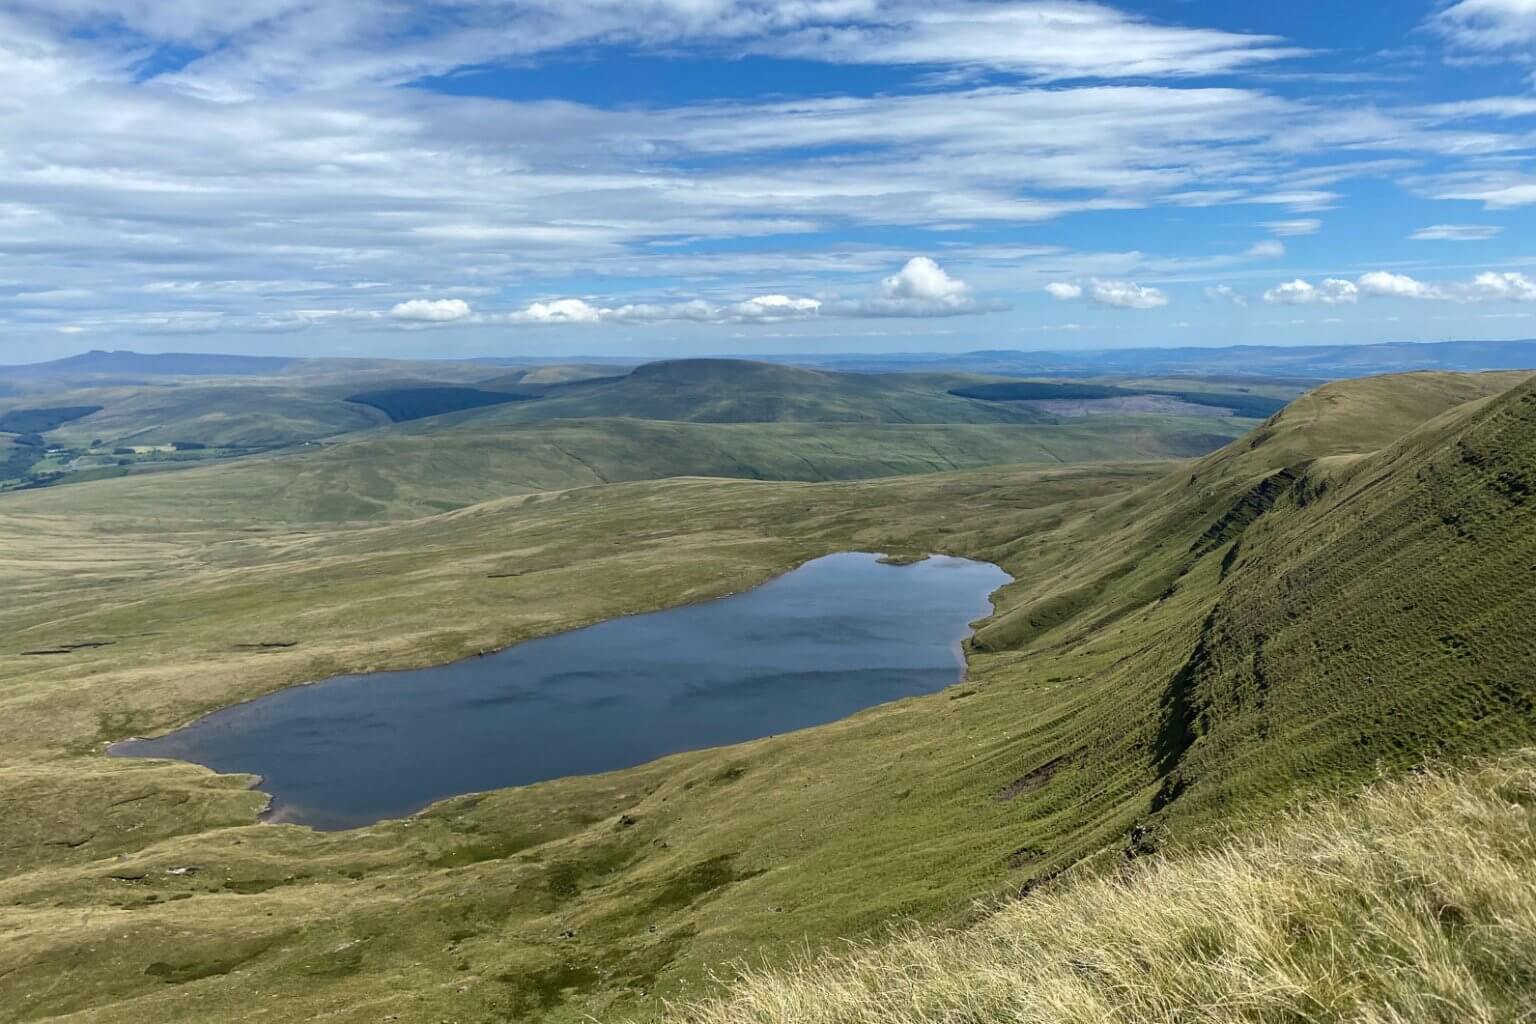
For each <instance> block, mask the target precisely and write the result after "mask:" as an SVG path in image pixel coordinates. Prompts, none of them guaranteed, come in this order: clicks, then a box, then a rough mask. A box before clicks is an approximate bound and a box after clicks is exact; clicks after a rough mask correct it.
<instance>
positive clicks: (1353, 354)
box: [784, 340, 1536, 380]
mask: <svg viewBox="0 0 1536 1024" xmlns="http://www.w3.org/2000/svg"><path fill="white" fill-rule="evenodd" d="M784 361H787V362H795V363H807V364H811V365H817V366H824V367H826V368H828V369H838V370H862V371H879V372H893V371H899V370H945V371H949V372H965V373H990V374H999V375H1003V376H1046V375H1063V376H1090V375H1094V374H1133V375H1169V374H1175V375H1177V374H1200V375H1211V374H1216V375H1220V374H1233V375H1240V376H1265V377H1274V376H1289V377H1301V378H1310V379H1314V380H1332V379H1338V378H1342V377H1360V376H1365V375H1369V374H1378V373H1406V372H1409V371H1413V370H1458V371H1478V370H1524V369H1529V368H1533V367H1536V340H1531V341H1441V342H1388V343H1385V344H1379V345H1301V346H1279V345H1234V346H1230V347H1227V348H1195V347H1188V348H1131V349H1099V350H1095V351H1083V352H1017V351H1011V350H1006V349H1001V350H994V351H980V352H966V353H960V354H949V353H926V354H900V355H889V356H886V355H875V356H865V355H830V356H804V357H799V356H796V357H785V358H784Z"/></svg>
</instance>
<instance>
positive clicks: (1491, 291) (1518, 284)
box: [1465, 272, 1536, 302]
mask: <svg viewBox="0 0 1536 1024" xmlns="http://www.w3.org/2000/svg"><path fill="white" fill-rule="evenodd" d="M1465 292H1466V295H1467V296H1468V297H1469V298H1471V299H1472V301H1474V302H1536V280H1532V279H1531V278H1529V277H1527V276H1526V275H1524V274H1517V273H1503V274H1500V273H1494V272H1489V273H1485V274H1478V275H1477V277H1475V278H1473V279H1472V282H1471V283H1470V284H1468V285H1466V286H1465Z"/></svg>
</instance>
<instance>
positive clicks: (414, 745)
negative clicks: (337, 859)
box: [112, 554, 1008, 829]
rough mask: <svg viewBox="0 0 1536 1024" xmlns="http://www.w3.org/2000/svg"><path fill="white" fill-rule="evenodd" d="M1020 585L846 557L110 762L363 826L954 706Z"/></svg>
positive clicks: (179, 735) (171, 739)
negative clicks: (153, 767)
mask: <svg viewBox="0 0 1536 1024" xmlns="http://www.w3.org/2000/svg"><path fill="white" fill-rule="evenodd" d="M1007 581H1008V577H1007V575H1006V574H1004V573H1003V571H1002V570H1001V569H998V568H997V567H996V566H993V565H988V564H985V563H981V562H971V561H966V560H964V559H959V558H943V557H935V558H930V559H928V560H927V561H924V562H919V563H917V564H915V565H907V566H895V565H887V564H882V563H881V562H880V561H879V558H878V556H876V555H869V554H840V555H831V556H828V557H826V558H820V559H817V560H816V561H814V562H809V563H807V564H805V565H803V566H801V567H800V568H799V569H796V570H794V571H793V572H790V573H788V574H786V575H784V576H781V577H779V578H778V579H775V580H772V581H770V582H768V583H765V584H763V585H762V586H761V587H758V588H756V589H755V590H751V591H748V592H746V593H744V594H737V595H735V596H732V597H727V598H722V599H720V600H718V601H711V602H708V603H706V604H696V605H689V606H686V607H682V608H673V609H670V610H668V611H661V612H653V613H651V614H648V615H635V616H630V617H627V618H622V619H613V620H611V621H608V622H602V623H599V624H598V625H595V626H590V627H588V628H586V629H579V630H575V631H573V632H570V633H562V634H560V635H557V636H551V637H544V638H542V639H538V640H530V641H528V642H527V643H522V644H518V645H517V646H516V647H510V648H508V649H506V650H504V651H501V652H499V653H496V654H492V655H488V656H485V657H480V658H470V659H468V660H465V661H460V662H455V663H453V664H451V665H441V666H437V667H435V668H427V669H418V670H413V671H409V672H379V673H372V674H369V675H360V676H340V677H338V678H335V679H330V680H327V681H325V682H323V683H319V684H316V685H313V686H299V687H293V688H291V689H287V690H283V691H281V692H279V693H274V694H272V695H270V696H267V697H263V698H261V699H260V700H256V701H252V702H251V703H248V704H241V705H239V706H236V707H231V708H226V709H224V710H222V711H217V712H215V713H213V714H211V715H208V716H207V717H206V718H203V719H201V720H199V721H197V722H195V723H193V724H192V725H190V726H188V727H187V728H185V729H182V730H180V731H179V732H175V733H172V734H170V735H168V736H164V737H161V738H159V739H154V740H131V741H128V742H125V743H119V744H116V745H115V746H114V747H113V748H112V753H114V754H118V755H122V756H129V757H170V758H178V759H180V760H184V761H195V762H197V763H199V764H203V765H207V766H208V767H210V768H213V769H215V770H217V771H221V772H249V773H252V774H256V775H260V776H262V779H263V781H262V785H261V788H262V790H263V791H265V792H268V793H270V794H272V797H273V814H274V817H275V818H277V819H279V820H283V821H294V822H300V823H303V824H308V825H313V826H314V827H316V828H322V829H337V828H352V827H355V826H359V825H367V824H371V823H372V822H375V821H378V820H380V819H382V818H392V817H400V816H403V815H406V814H410V813H412V812H414V811H417V810H420V809H421V808H422V807H425V806H426V805H427V804H429V803H431V802H433V801H435V800H441V799H443V798H445V797H449V796H454V795H457V794H460V793H471V792H478V791H480V790H486V789H496V788H499V787H503V786H517V785H524V784H527V783H530V782H538V781H541V780H544V779H553V778H559V777H560V776H563V775H584V774H589V773H592V772H603V771H611V770H614V769H618V768H627V767H630V766H632V765H636V764H641V763H644V762H646V761H650V760H653V759H655V758H657V757H660V756H662V755H664V754H670V753H676V752H677V751H682V750H694V749H698V748H701V747H712V746H719V745H721V744H727V743H738V742H741V741H743V740H749V739H755V738H757V737H760V736H768V735H772V734H775V733H781V732H787V731H789V730H792V729H801V728H804V727H806V726H810V725H819V724H821V723H823V722H830V721H834V720H836V719H839V718H843V717H845V716H847V715H850V714H852V713H853V712H855V711H858V710H861V709H863V708H866V707H870V706H872V705H875V704H880V703H883V702H885V701H890V700H895V699H898V698H901V697H909V696H914V695H917V694H923V693H931V692H933V691H935V690H938V689H942V688H943V687H945V686H948V685H949V684H951V683H953V682H956V681H957V680H958V679H959V678H960V677H961V675H962V674H963V672H964V664H963V662H962V660H961V658H960V653H959V641H960V640H961V639H962V638H963V637H964V636H965V634H966V631H967V629H968V625H969V623H970V622H971V621H972V620H974V619H977V618H980V617H981V616H983V615H985V614H987V612H988V611H989V610H990V606H989V604H988V601H987V595H988V594H990V593H991V592H992V591H993V590H995V589H997V588H998V587H1000V586H1002V585H1003V584H1004V583H1006V582H1007Z"/></svg>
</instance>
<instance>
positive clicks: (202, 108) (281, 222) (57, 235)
mask: <svg viewBox="0 0 1536 1024" xmlns="http://www.w3.org/2000/svg"><path fill="white" fill-rule="evenodd" d="M1533 229H1536V0H1441V2H1413V0H1394V2H1392V3H1387V4H1375V5H1370V4H1364V5H1353V6H1350V7H1347V8H1346V7H1342V6H1341V5H1339V4H1337V3H1334V2H1326V3H1325V2H1323V0H1292V2H1288V3H1284V4H1233V3H1230V2H1217V0H1142V2H1135V3H1129V2H1128V3H1120V4H1104V3H1094V2H1087V0H929V2H915V0H784V2H767V0H757V2H753V0H437V2H430V3H428V2H417V3H411V2H403V0H350V2H341V0H331V2H326V3H319V2H315V0H246V2H245V3H242V4H240V5H233V4H228V3H225V2H222V0H175V2H167V0H10V2H9V3H7V4H6V5H5V6H4V8H3V9H0V362H20V361H29V360H33V359H46V358H52V357H55V356H58V355H62V354H67V353H70V352H74V351H79V350H81V349H84V348H112V347H125V348H137V349H140V350H145V351H168V350H192V349H196V350H204V351H226V352H251V353H267V352H281V353H293V354H314V355H397V356H442V357H448V356H458V355H489V354H496V355H517V354H525V353H526V354H538V355H559V354H576V353H593V354H626V353H631V354H635V355H657V354H680V353H742V354H751V353H767V352H810V351H878V350H925V351H943V350H967V349H977V348H1025V349H1039V348H1101V347H1120V346H1145V345H1188V344H1199V345H1225V344H1235V343H1244V344H1253V343H1264V344H1304V343H1317V342H1353V341H1361V342H1369V341H1384V340H1440V339H1447V338H1480V339H1489V338H1518V337H1532V336H1536V248H1533V246H1532V242H1531V240H1532V239H1533V238H1536V230H1533Z"/></svg>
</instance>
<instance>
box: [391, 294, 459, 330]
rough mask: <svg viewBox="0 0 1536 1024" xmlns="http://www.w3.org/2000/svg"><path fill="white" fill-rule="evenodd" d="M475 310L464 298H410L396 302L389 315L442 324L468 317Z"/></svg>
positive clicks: (398, 318)
mask: <svg viewBox="0 0 1536 1024" xmlns="http://www.w3.org/2000/svg"><path fill="white" fill-rule="evenodd" d="M473 312H474V311H473V310H472V309H470V308H469V303H467V302H465V301H464V300H463V299H410V300H408V301H406V302H400V303H396V304H395V306H394V307H393V308H392V309H390V311H389V315H390V316H392V317H394V318H395V319H396V320H411V321H416V322H419V323H437V324H442V323H451V322H453V321H455V320H465V319H468V317H469V316H470V315H471V314H472V313H473Z"/></svg>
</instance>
